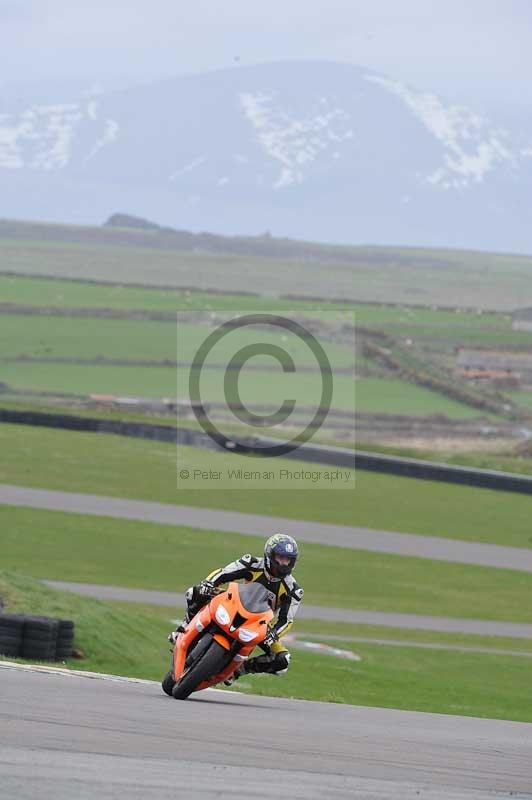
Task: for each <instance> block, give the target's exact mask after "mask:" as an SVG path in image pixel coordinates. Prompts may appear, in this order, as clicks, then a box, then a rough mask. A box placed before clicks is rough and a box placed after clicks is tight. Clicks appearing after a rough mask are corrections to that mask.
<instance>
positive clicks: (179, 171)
mask: <svg viewBox="0 0 532 800" xmlns="http://www.w3.org/2000/svg"><path fill="white" fill-rule="evenodd" d="M206 161H207V156H198V157H197V158H194V159H193V160H192V161H190V163H188V164H185V166H184V167H179V169H176V170H174V172H172V174H171V175H170V178H169V180H171V181H175V179H176V178H179V176H180V175H185V174H186V173H187V172H192V170H193V169H196V167H200V166H201V165H202V164H204V163H205V162H206Z"/></svg>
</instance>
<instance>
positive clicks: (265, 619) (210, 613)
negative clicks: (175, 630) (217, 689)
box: [173, 582, 273, 691]
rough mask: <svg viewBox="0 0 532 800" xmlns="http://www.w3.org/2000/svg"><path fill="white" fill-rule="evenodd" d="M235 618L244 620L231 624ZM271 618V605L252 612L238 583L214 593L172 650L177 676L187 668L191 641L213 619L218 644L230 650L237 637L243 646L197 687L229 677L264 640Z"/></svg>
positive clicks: (202, 687)
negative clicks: (223, 666) (242, 597)
mask: <svg viewBox="0 0 532 800" xmlns="http://www.w3.org/2000/svg"><path fill="white" fill-rule="evenodd" d="M244 586H245V584H244ZM244 593H245V590H244ZM235 619H236V620H238V621H239V622H240V621H241V623H240V624H239V625H237V626H236V627H235V626H234V625H233V624H232V623H233V621H234V620H235ZM272 619H273V611H272V610H271V608H267V609H266V610H264V609H262V610H260V611H257V612H250V611H249V610H248V609H247V608H246V607H245V606H244V605H243V603H242V601H241V597H240V591H239V584H238V583H236V582H232V583H230V584H229V586H228V588H227V590H226V591H224V592H221V593H220V594H218V595H216V596H215V597H213V599H212V600H211V601H210V603H209V604H208V605H206V606H204V607H203V608H202V609H201V610H200V611H198V613H197V614H196V616H195V617H193V619H191V621H190V622H189V623H188V625H187V626H186V629H185V631H184V633H181V634H180V635H179V636H178V637H177V639H176V643H175V645H174V654H173V671H174V678H175V680H176V681H178V680H179V679H180V677H181V676H182V674H183V672H184V668H185V661H186V657H187V653H188V650H189V648H190V646H191V644H192V642H194V641H195V639H196V638H197V637H198V636H199V634H200V633H202V631H204V630H205V628H206V627H207V626H208V625H211V623H213V638H214V639H215V641H216V642H218V644H220V645H221V646H222V647H224V648H225V649H226V650H230V649H231V647H232V645H233V643H234V642H235V641H237V642H239V644H240V647H239V649H238V652H237V653H236V654H235V657H234V658H233V659H232V660H231V661H230V662H229V664H228V665H227V666H226V667H225V669H224V670H223V671H222V672H220V673H218V674H217V675H213V676H212V677H210V678H209V679H208V680H205V681H203V682H202V683H200V684H198V686H197V687H196V689H195V690H194V691H199V690H200V689H206V688H207V687H209V686H214V685H215V684H217V683H220V682H222V681H224V680H226V679H227V678H229V677H230V676H231V675H232V674H233V672H234V671H235V669H237V667H239V666H240V664H241V663H242V662H243V661H245V660H246V659H247V658H248V656H249V655H250V654H251V653H252V651H253V650H254V648H255V647H256V645H258V644H260V643H261V642H262V641H263V640H264V637H265V636H266V633H267V630H268V623H269V622H271V620H272Z"/></svg>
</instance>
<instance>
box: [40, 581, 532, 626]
mask: <svg viewBox="0 0 532 800" xmlns="http://www.w3.org/2000/svg"><path fill="white" fill-rule="evenodd" d="M44 583H46V584H48V586H51V587H52V588H54V589H59V590H60V591H64V590H66V591H69V592H75V593H76V594H79V595H81V596H83V597H95V598H98V599H100V600H122V601H125V602H129V603H147V604H148V605H156V606H175V607H176V613H181V611H178V609H180V610H184V597H183V596H184V591H183V592H159V591H156V590H150V589H130V588H127V587H124V586H103V585H101V584H98V583H72V582H70V581H44ZM297 618H298V620H299V619H313V620H322V621H324V622H345V623H347V624H353V625H357V624H361V625H385V626H389V627H391V628H411V629H417V630H427V631H442V632H445V633H466V634H467V633H468V634H477V635H479V636H508V637H510V638H514V639H532V625H530V624H527V623H525V622H522V623H521V622H498V621H495V620H479V619H460V618H457V617H429V616H423V615H420V614H390V613H385V612H379V611H363V610H356V609H349V608H334V607H330V608H329V607H327V606H313V605H309V604H308V603H302V604H301V608H300V609H299V611H298V617H297Z"/></svg>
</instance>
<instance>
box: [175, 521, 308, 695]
mask: <svg viewBox="0 0 532 800" xmlns="http://www.w3.org/2000/svg"><path fill="white" fill-rule="evenodd" d="M298 555H299V552H298V547H297V542H296V541H295V539H292V537H291V536H287V535H286V534H284V533H277V534H275V535H274V536H270V538H269V539H268V540H267V541H266V544H265V546H264V557H263V558H257V557H256V556H252V555H249V554H247V555H244V556H242V557H241V558H239V559H238V560H237V561H232V562H231V563H230V564H227V566H226V567H223V568H222V569H216V570H214V572H211V573H210V575H208V576H207V578H206V579H205V580H204V581H202V582H201V583H199V584H198V585H197V586H191V587H190V589H188V590H187V591H186V593H185V598H186V601H187V612H186V615H185V619H184V624H186V623H188V622H190V620H191V619H192V617H193V616H194V615H195V614H197V613H198V611H199V610H200V608H202V607H203V606H204V605H206V604H207V603H208V602H209V600H210V599H211V597H212V596H213V595H214V594H216V588H217V587H219V586H221V585H222V584H224V583H229V581H236V580H241V579H243V580H244V581H245V582H246V583H249V582H252V581H253V582H256V583H260V584H262V585H263V586H265V587H266V589H267V590H268V595H269V598H270V603H271V606H272V609H273V611H274V612H276V618H275V621H274V622H273V623H272V624H271V626H270V630H269V632H268V636H267V637H266V639H265V642H264V646H262V649H263V650H264V651H265V652H264V654H263V655H260V656H256V657H255V658H251V659H249V660H248V661H245V662H244V663H243V664H242V666H240V667H239V668H238V669H237V670H236V671H235V673H234V674H233V676H232V679H231V680H229V681H226V683H227V684H229V683H232V682H233V680H236V679H237V678H239V677H240V676H241V675H244V674H246V673H249V672H255V673H256V672H268V673H270V674H273V675H281V674H282V673H285V672H286V671H287V670H288V665H289V663H290V653H289V652H288V650H287V649H286V647H285V646H284V645H283V644H282V643H281V641H280V637H281V636H283V635H284V634H286V633H287V632H288V631H289V630H290V628H291V627H292V623H293V620H294V617H295V615H296V613H297V610H298V608H299V604H300V602H301V598H302V597H303V589H301V587H300V586H299V585H298V584H297V582H296V581H295V579H294V577H293V576H292V570H293V569H294V566H295V563H296V561H297V557H298ZM180 628H181V626H180V627H179V628H178V629H177V630H178V631H179V630H180ZM168 638H169V639H170V640H171V641H173V640H175V634H170V636H169V637H168Z"/></svg>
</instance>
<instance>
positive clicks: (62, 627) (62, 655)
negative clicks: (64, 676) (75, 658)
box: [55, 619, 74, 661]
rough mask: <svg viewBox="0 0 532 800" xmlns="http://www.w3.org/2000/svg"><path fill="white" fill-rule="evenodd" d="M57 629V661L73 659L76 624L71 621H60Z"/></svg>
mask: <svg viewBox="0 0 532 800" xmlns="http://www.w3.org/2000/svg"><path fill="white" fill-rule="evenodd" d="M58 622H59V627H58V629H57V648H56V651H55V660H56V661H66V660H67V659H69V658H72V647H73V645H74V623H73V622H72V620H71V619H60V620H58Z"/></svg>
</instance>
